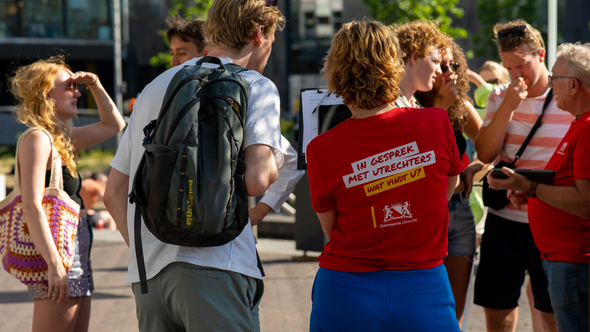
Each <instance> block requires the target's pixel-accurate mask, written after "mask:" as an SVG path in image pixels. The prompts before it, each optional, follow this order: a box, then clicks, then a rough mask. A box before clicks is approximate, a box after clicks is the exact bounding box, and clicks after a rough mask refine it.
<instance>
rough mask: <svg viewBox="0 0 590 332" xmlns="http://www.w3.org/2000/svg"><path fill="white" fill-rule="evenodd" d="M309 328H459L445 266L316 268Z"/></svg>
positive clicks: (447, 331) (340, 331)
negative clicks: (366, 269) (351, 269)
mask: <svg viewBox="0 0 590 332" xmlns="http://www.w3.org/2000/svg"><path fill="white" fill-rule="evenodd" d="M311 298H312V308H311V316H310V327H309V331H310V332H320V331H322V332H327V331H338V332H348V331H351V332H353V331H354V332H356V331H384V332H385V331H416V332H418V331H424V332H430V331H445V332H453V331H455V332H460V331H459V324H458V323H457V317H456V315H455V300H454V299H453V292H452V290H451V285H450V283H449V278H448V276H447V270H446V269H445V267H444V265H442V264H441V265H439V266H437V267H434V268H431V269H425V270H411V271H373V272H358V273H351V272H340V271H333V270H328V269H324V268H320V269H319V270H318V273H317V275H316V277H315V281H314V284H313V289H312V291H311Z"/></svg>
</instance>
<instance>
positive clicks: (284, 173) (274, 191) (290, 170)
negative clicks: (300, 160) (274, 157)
mask: <svg viewBox="0 0 590 332" xmlns="http://www.w3.org/2000/svg"><path fill="white" fill-rule="evenodd" d="M281 150H282V151H283V156H284V160H285V162H284V163H283V167H281V169H279V175H278V177H277V180H276V181H275V182H273V184H272V185H271V186H270V188H268V191H267V192H266V194H264V196H263V197H262V198H261V199H260V201H261V202H262V203H264V204H266V205H268V206H270V207H271V209H273V210H274V211H275V212H279V211H280V210H281V206H282V205H283V203H284V202H285V201H286V200H287V198H289V194H291V192H292V191H293V189H294V188H295V185H296V184H297V182H299V179H301V177H302V176H303V174H305V171H302V170H298V169H297V151H295V149H294V148H293V147H292V146H291V144H290V143H289V140H287V139H286V138H285V137H284V136H281Z"/></svg>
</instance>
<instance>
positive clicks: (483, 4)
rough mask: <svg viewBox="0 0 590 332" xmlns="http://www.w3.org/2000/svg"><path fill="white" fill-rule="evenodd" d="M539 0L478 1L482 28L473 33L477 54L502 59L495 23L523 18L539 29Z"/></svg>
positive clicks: (478, 12)
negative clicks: (495, 40) (496, 40)
mask: <svg viewBox="0 0 590 332" xmlns="http://www.w3.org/2000/svg"><path fill="white" fill-rule="evenodd" d="M539 2H540V1H539V0H479V1H478V2H477V5H476V6H477V7H476V8H477V12H476V16H477V20H478V22H479V24H480V29H479V31H478V32H477V33H475V34H474V35H473V42H474V43H475V45H476V47H477V48H476V49H475V54H476V55H480V56H484V57H487V58H493V59H496V60H500V58H499V56H498V52H497V51H496V44H495V43H494V38H495V36H494V32H493V29H494V25H495V24H496V23H501V22H509V21H513V20H516V19H523V20H525V21H527V22H528V23H529V24H531V25H532V26H534V27H535V28H537V29H539V30H546V29H541V27H539V25H538V16H537V11H538V7H539Z"/></svg>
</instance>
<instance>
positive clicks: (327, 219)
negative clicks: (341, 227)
mask: <svg viewBox="0 0 590 332" xmlns="http://www.w3.org/2000/svg"><path fill="white" fill-rule="evenodd" d="M316 214H317V215H318V219H320V223H321V224H322V231H324V234H325V235H326V237H327V238H328V239H329V238H330V235H331V234H332V231H333V230H334V228H336V220H337V218H338V214H337V213H336V210H335V209H334V210H331V211H328V212H324V213H319V212H316Z"/></svg>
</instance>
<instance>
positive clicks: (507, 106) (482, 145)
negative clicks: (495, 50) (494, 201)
mask: <svg viewBox="0 0 590 332" xmlns="http://www.w3.org/2000/svg"><path fill="white" fill-rule="evenodd" d="M526 89H527V86H526V84H524V81H523V79H522V78H518V79H515V80H514V81H512V83H510V85H509V86H508V90H507V91H506V97H505V98H504V100H503V101H502V103H501V104H500V106H499V107H498V109H497V110H496V114H494V118H493V119H492V121H491V122H490V123H489V124H488V125H487V126H486V127H483V128H481V130H480V131H479V134H478V135H477V139H476V140H475V142H474V143H475V149H476V150H477V156H478V158H479V160H481V161H483V162H484V163H491V162H492V161H494V159H496V157H497V156H498V155H499V154H500V152H501V151H502V146H503V145H504V136H506V129H507V128H508V123H509V122H510V120H512V114H513V112H514V110H515V109H517V108H518V107H519V106H520V104H521V103H522V101H523V100H524V99H525V98H526V96H527V94H528V92H527V90H526Z"/></svg>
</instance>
